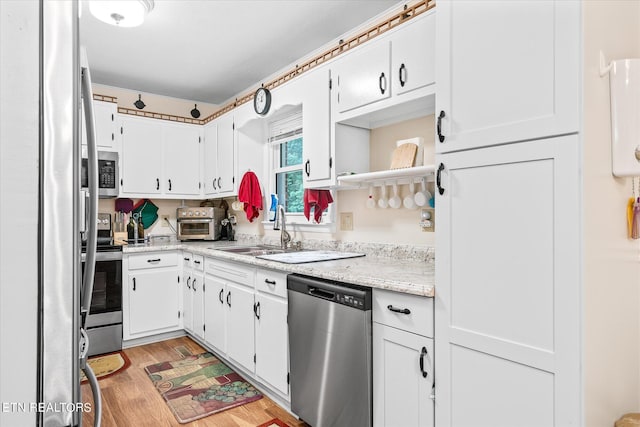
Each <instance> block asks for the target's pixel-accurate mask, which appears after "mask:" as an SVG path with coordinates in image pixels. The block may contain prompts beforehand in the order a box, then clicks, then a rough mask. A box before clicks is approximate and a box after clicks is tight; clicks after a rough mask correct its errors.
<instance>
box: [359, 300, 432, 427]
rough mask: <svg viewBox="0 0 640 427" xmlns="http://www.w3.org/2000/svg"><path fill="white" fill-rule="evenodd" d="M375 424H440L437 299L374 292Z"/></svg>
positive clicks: (381, 426) (384, 426)
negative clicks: (437, 417) (435, 337)
mask: <svg viewBox="0 0 640 427" xmlns="http://www.w3.org/2000/svg"><path fill="white" fill-rule="evenodd" d="M373 320H374V322H373V344H372V349H373V425H374V426H375V427H396V426H397V427H401V426H412V427H431V426H433V425H434V401H433V386H434V348H433V339H432V338H431V337H432V336H433V300H432V299H430V298H426V297H419V296H414V295H408V294H400V293H396V292H389V291H381V290H378V289H374V291H373Z"/></svg>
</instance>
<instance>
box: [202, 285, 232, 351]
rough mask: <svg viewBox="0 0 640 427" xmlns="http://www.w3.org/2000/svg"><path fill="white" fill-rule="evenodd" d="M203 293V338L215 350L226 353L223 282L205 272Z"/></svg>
mask: <svg viewBox="0 0 640 427" xmlns="http://www.w3.org/2000/svg"><path fill="white" fill-rule="evenodd" d="M205 286H206V287H207V291H206V292H205V293H204V323H205V325H206V326H207V327H206V329H205V331H204V339H205V341H206V342H207V344H209V345H210V346H212V347H213V348H214V349H215V350H217V351H219V352H220V353H222V354H224V353H226V351H227V349H226V337H227V322H226V316H225V313H226V309H225V304H226V302H225V300H224V299H225V297H226V293H225V284H224V281H223V280H221V279H218V278H217V277H214V276H211V275H209V274H207V275H206V276H205Z"/></svg>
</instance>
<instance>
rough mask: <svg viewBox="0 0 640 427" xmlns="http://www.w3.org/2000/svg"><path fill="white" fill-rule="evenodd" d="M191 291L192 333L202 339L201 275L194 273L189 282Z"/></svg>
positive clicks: (202, 304)
mask: <svg viewBox="0 0 640 427" xmlns="http://www.w3.org/2000/svg"><path fill="white" fill-rule="evenodd" d="M191 290H192V291H193V303H192V305H191V307H192V310H193V333H194V334H195V335H196V336H197V337H198V338H200V339H204V292H205V290H204V276H203V274H202V273H200V272H197V271H194V272H193V279H192V280H191Z"/></svg>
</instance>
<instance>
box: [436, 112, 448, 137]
mask: <svg viewBox="0 0 640 427" xmlns="http://www.w3.org/2000/svg"><path fill="white" fill-rule="evenodd" d="M445 116H446V114H444V111H442V110H441V111H440V114H438V125H437V126H436V128H437V129H438V139H439V140H440V142H444V135H443V134H442V119H444V117H445Z"/></svg>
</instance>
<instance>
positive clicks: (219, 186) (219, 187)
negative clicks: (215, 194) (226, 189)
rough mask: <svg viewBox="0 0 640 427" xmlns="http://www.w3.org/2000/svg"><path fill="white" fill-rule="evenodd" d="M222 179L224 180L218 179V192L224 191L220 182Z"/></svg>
mask: <svg viewBox="0 0 640 427" xmlns="http://www.w3.org/2000/svg"><path fill="white" fill-rule="evenodd" d="M221 179H222V178H218V190H222V185H220V180H221Z"/></svg>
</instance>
